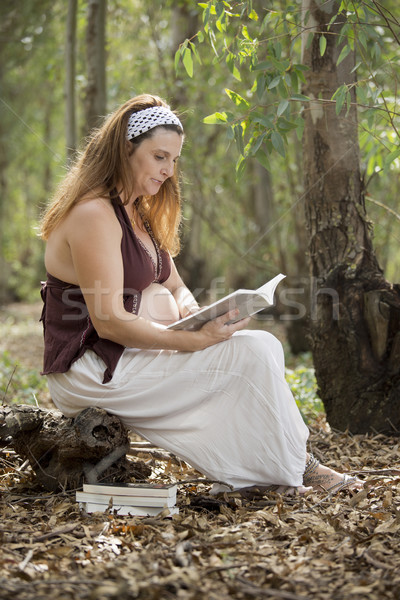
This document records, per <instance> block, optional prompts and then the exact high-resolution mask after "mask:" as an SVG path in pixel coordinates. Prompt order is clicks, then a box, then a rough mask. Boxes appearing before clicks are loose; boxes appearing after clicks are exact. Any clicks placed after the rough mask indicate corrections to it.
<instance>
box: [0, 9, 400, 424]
mask: <svg viewBox="0 0 400 600" xmlns="http://www.w3.org/2000/svg"><path fill="white" fill-rule="evenodd" d="M392 5H393V6H392ZM332 6H333V7H334V11H333V13H332V14H334V15H336V14H339V13H343V12H344V14H346V15H347V18H348V20H349V28H348V29H347V33H346V35H342V38H343V39H340V41H341V43H342V46H341V47H340V46H339V43H337V44H336V40H335V44H336V45H337V47H338V49H339V51H338V53H337V55H336V59H335V64H336V65H337V66H339V64H340V63H342V64H344V63H345V61H346V60H347V59H348V57H349V55H354V56H355V61H356V62H355V63H354V67H353V69H349V72H357V77H358V83H357V86H356V84H355V83H354V84H348V83H345V84H343V82H340V79H339V84H341V85H338V86H336V87H335V88H334V89H333V92H334V93H332V94H331V95H330V97H329V98H328V101H329V102H330V103H331V104H332V106H333V107H334V110H335V114H336V116H337V117H340V119H341V121H342V123H343V122H345V121H346V120H347V121H349V120H351V112H350V111H351V110H356V111H357V115H358V125H359V129H358V139H359V144H360V179H361V180H362V186H363V194H362V196H363V197H362V200H363V203H364V202H365V207H366V212H365V214H364V215H363V218H364V217H365V222H366V223H367V226H368V230H369V235H370V236H371V238H372V237H373V248H374V252H375V255H376V258H377V262H378V263H379V267H380V269H381V271H382V275H383V277H384V278H385V280H387V281H388V282H396V281H398V280H399V274H400V253H399V251H398V242H399V238H400V223H399V221H400V217H399V214H398V212H399V209H398V199H397V193H398V192H397V189H398V179H399V167H400V163H399V158H398V157H399V154H400V151H399V140H398V128H397V125H396V123H397V120H398V115H397V112H396V100H397V93H398V89H397V88H398V60H399V53H398V49H399V37H398V33H399V26H398V22H397V20H396V19H395V17H394V16H393V15H394V13H395V12H396V11H395V4H394V2H393V3H392V2H390V1H389V2H386V3H385V7H384V9H383V8H382V5H381V4H380V3H378V2H370V1H368V2H342V3H340V2H314V3H313V2H305V1H304V0H303V2H300V1H299V2H293V3H291V4H288V3H287V2H280V1H279V0H273V1H271V2H267V3H265V2H262V1H261V0H253V2H249V1H247V2H220V1H216V0H213V1H212V2H204V3H199V2H196V1H191V0H179V1H171V0H164V1H163V0H160V1H156V0H153V1H148V0H147V1H145V0H109V1H108V2H107V3H106V2H105V1H99V0H89V1H88V2H77V1H75V0H70V1H69V2H66V1H61V0H60V1H57V0H55V1H51V2H50V1H48V0H36V1H33V0H32V1H28V2H25V1H24V2H22V1H20V2H8V1H5V2H2V4H1V7H0V11H1V14H0V17H1V31H0V35H1V38H0V86H1V98H0V100H1V102H0V115H1V120H0V245H1V249H2V252H1V271H0V278H1V280H0V296H1V297H0V302H1V303H2V304H4V303H7V302H10V301H18V300H34V299H37V298H38V287H39V282H40V280H42V279H44V278H45V273H44V270H43V244H42V242H41V241H40V239H39V238H38V235H37V226H38V221H39V217H40V213H41V211H42V210H43V208H44V206H45V205H46V203H47V202H48V200H49V198H50V197H51V194H52V191H53V190H54V189H55V186H56V185H57V183H58V182H59V181H60V179H61V178H62V176H63V174H64V173H65V170H66V168H67V166H68V162H69V160H71V158H72V157H73V155H74V152H75V150H76V148H77V147H78V146H79V144H80V140H82V139H84V138H85V136H86V135H87V134H88V132H89V130H90V128H91V127H92V126H93V125H95V123H96V119H98V117H99V116H102V115H104V114H106V113H107V112H108V111H111V110H112V109H113V108H114V107H116V106H117V105H119V104H120V103H122V102H124V101H125V100H126V99H127V98H129V97H131V96H134V95H136V94H140V93H144V92H151V93H155V94H158V95H160V96H162V97H164V98H166V99H167V100H168V101H169V102H170V104H171V106H172V108H174V109H176V110H177V111H178V112H179V114H180V115H181V117H182V120H183V122H184V126H185V132H186V141H185V147H184V152H183V156H182V159H181V161H180V167H181V169H182V173H183V180H182V185H183V197H184V222H183V227H182V237H183V249H182V252H181V255H180V257H179V259H178V262H179V266H180V269H181V271H182V273H183V276H184V279H185V281H186V282H187V284H188V286H189V287H190V288H191V289H192V290H194V291H195V293H196V294H198V295H199V297H200V299H201V300H203V301H208V300H210V298H211V297H212V296H214V297H215V295H221V294H224V293H227V292H229V291H231V290H232V289H234V288H237V287H250V288H255V287H257V286H258V285H261V284H262V283H264V282H265V281H266V280H267V279H269V278H270V277H272V276H273V275H275V274H276V273H278V272H283V273H285V274H286V275H287V284H286V287H285V288H284V289H283V290H282V292H281V294H280V295H279V298H278V305H277V310H276V316H277V319H278V320H279V321H280V322H281V323H282V324H285V325H288V326H289V328H288V339H289V341H290V342H291V344H292V349H293V350H294V351H296V352H297V351H301V350H306V349H308V348H309V347H310V342H309V340H308V338H307V336H306V330H305V329H304V327H303V325H304V322H305V321H306V320H307V318H308V320H309V319H310V289H311V290H312V289H313V278H314V276H315V269H313V271H312V270H311V268H310V252H309V247H310V236H311V234H312V232H311V231H310V226H309V223H307V219H306V214H305V209H306V208H307V206H306V200H307V193H308V189H307V186H305V183H304V161H305V160H306V159H307V156H305V152H306V151H307V148H305V146H304V135H303V129H304V120H305V113H307V110H308V106H309V104H307V103H309V98H310V97H309V96H307V95H306V94H305V93H304V94H303V93H302V92H304V90H303V89H302V88H303V87H304V86H305V85H306V84H307V81H308V80H307V77H308V75H307V68H309V67H303V66H302V59H303V53H304V47H303V48H302V44H303V46H304V45H306V46H307V44H308V43H309V42H307V41H306V42H305V41H304V36H302V33H303V34H304V31H308V30H309V32H310V33H314V32H313V31H312V28H311V26H310V23H308V22H307V19H308V14H309V13H310V11H312V10H314V11H315V8H316V7H317V9H318V8H321V7H322V8H324V10H325V8H326V7H328V8H329V10H330V9H331V7H332ZM328 12H329V11H328ZM199 32H200V33H199ZM317 33H318V34H317V35H315V34H314V37H315V38H316V39H317V43H318V52H319V56H320V57H321V62H322V59H323V58H324V56H328V54H329V48H330V45H331V37H332V36H330V33H331V32H330V23H329V19H328V20H327V22H326V23H325V24H324V30H323V31H321V30H319V31H318V32H317ZM335 35H336V34H335ZM271 65H272V66H271ZM260 73H263V74H265V73H267V75H266V76H265V77H264V78H263V82H264V83H261V84H260V81H261V79H262V78H261V77H259V76H258V75H259V74H260ZM335 81H336V80H335ZM342 84H343V85H342ZM288 90H289V92H290V93H289V92H288ZM356 91H357V95H355V94H356ZM320 100H321V102H322V101H325V102H327V99H326V98H322V96H321V98H320ZM260 106H261V108H262V109H263V112H262V115H261V117H260V119H259V121H258V123H256V124H255V120H252V118H253V117H252V115H253V116H254V115H255V114H259V113H257V111H256V109H259V108H260ZM244 113H247V115H248V116H247V117H246V118H243V120H242V117H241V116H240V115H241V114H244ZM271 115H272V116H271ZM263 119H264V120H263ZM255 126H256V127H258V130H257V131H256V135H253V136H252V138H251V139H250V142H249V141H248V140H249V137H250V134H248V132H249V131H250V133H251V131H252V129H251V128H252V127H253V129H254V127H255ZM260 130H262V132H263V133H262V134H260ZM246 132H247V134H248V135H247V140H246ZM263 136H264V137H263ZM246 143H247V145H246ZM343 144H344V146H345V144H346V140H343ZM327 154H328V152H327ZM359 211H360V212H362V211H364V206H361V205H360V207H359ZM335 266H336V264H335V263H334V264H331V265H330V268H331V270H332V269H333V268H335ZM311 274H312V276H311ZM352 277H353V278H354V273H353V274H352ZM311 300H312V298H311ZM392 321H393V319H392ZM392 321H391V326H392V328H393V322H392ZM395 325H396V326H397V325H398V320H397V321H396V322H395ZM362 326H363V327H365V328H366V329H367V324H365V323H362ZM396 333H397V330H396V331H395V332H394V333H393V334H392V335H391V336H389V338H390V339H389V342H390V344H389V342H388V344H387V346H388V348H389V350H387V348H386V350H385V351H386V354H385V353H383V354H382V353H381V355H379V356H378V357H377V360H378V362H379V365H378V371H379V373H378V376H379V378H380V379H381V380H384V378H383V377H382V366H381V363H382V361H383V360H385V359H386V358H387V357H388V355H389V354H390V355H393V356H397V350H396V352H394V351H393V348H394V347H395V344H394V343H393V340H394V338H395V336H396ZM314 335H317V334H314ZM318 335H319V336H320V337H324V336H323V335H321V332H319V333H318ZM367 337H368V336H367ZM397 340H398V338H397ZM367 343H369V344H370V341H369V342H367ZM370 345H371V344H370ZM397 345H398V344H397ZM311 346H313V344H312V343H311ZM313 348H314V358H315V354H316V345H315V343H314V346H313ZM396 348H397V346H396ZM358 352H359V354H360V355H361V354H362V352H361V350H360V349H359V350H358ZM369 370H371V369H370V368H369ZM319 373H320V377H321V386H322V391H323V392H324V381H323V380H324V373H323V369H322V370H321V368H320V369H319ZM317 375H318V372H317ZM329 376H330V377H331V375H329ZM347 376H348V374H347ZM394 376H395V377H396V378H397V379H395V380H393V377H394ZM390 377H391V380H390V385H391V387H392V388H393V387H394V388H395V386H396V385H397V389H398V373H397V372H396V373H394V375H393V373H391V374H390ZM396 382H397V384H396ZM345 385H346V386H348V384H346V383H345ZM362 385H364V386H365V387H367V385H366V384H365V383H364V384H362ZM374 385H375V382H374ZM384 385H385V386H386V388H387V387H388V386H387V379H386V384H384ZM340 393H341V390H338V391H337V392H336V394H337V396H339V395H340ZM385 393H386V392H385ZM325 394H326V393H325ZM354 394H355V395H359V390H358V389H356V390H355V391H354ZM322 395H323V396H324V393H323V394H322ZM396 397H397V396H396ZM323 399H324V400H326V399H325V398H323ZM328 400H329V399H328ZM391 402H392V404H393V396H392V398H391ZM385 419H386V420H387V414H386V413H385ZM395 425H396V423H395ZM356 429H357V428H356ZM359 429H362V427H359ZM380 429H381V430H382V427H381V428H380Z"/></svg>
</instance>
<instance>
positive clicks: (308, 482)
mask: <svg viewBox="0 0 400 600" xmlns="http://www.w3.org/2000/svg"><path fill="white" fill-rule="evenodd" d="M303 484H304V485H305V486H311V487H312V488H313V489H314V490H316V491H318V492H325V493H326V494H336V493H337V492H339V491H340V490H342V489H348V490H360V489H362V488H363V485H364V484H363V482H362V481H361V480H360V479H357V477H351V475H347V474H346V473H338V472H337V471H334V470H333V469H330V468H329V467H326V466H324V465H321V463H320V462H319V460H318V459H317V458H315V456H313V455H312V454H308V455H307V463H306V468H305V471H304V476H303Z"/></svg>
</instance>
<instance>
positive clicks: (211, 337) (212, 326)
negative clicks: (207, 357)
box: [196, 308, 250, 350]
mask: <svg viewBox="0 0 400 600" xmlns="http://www.w3.org/2000/svg"><path fill="white" fill-rule="evenodd" d="M238 314H239V311H238V309H237V308H235V309H234V310H231V311H229V312H227V313H225V314H224V315H221V316H220V317H217V318H216V319H213V320H212V321H208V322H207V323H206V324H205V325H203V327H202V328H201V329H200V330H199V331H198V332H196V333H197V334H198V337H199V339H198V342H199V343H200V347H199V348H198V350H203V349H204V348H208V346H212V345H214V344H218V343H219V342H223V341H225V340H228V339H229V338H230V337H232V335H233V334H234V333H235V332H236V331H240V330H241V329H244V328H245V327H247V325H248V324H249V322H250V317H247V318H245V319H241V320H240V321H237V322H236V323H230V324H229V321H231V320H232V319H235V317H237V315H238Z"/></svg>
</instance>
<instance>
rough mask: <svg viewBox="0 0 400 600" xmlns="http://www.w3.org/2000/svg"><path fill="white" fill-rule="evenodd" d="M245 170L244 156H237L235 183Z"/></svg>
mask: <svg viewBox="0 0 400 600" xmlns="http://www.w3.org/2000/svg"><path fill="white" fill-rule="evenodd" d="M245 168H246V159H245V157H244V156H239V159H238V161H237V163H236V181H239V179H240V178H241V177H242V175H243V172H244V170H245Z"/></svg>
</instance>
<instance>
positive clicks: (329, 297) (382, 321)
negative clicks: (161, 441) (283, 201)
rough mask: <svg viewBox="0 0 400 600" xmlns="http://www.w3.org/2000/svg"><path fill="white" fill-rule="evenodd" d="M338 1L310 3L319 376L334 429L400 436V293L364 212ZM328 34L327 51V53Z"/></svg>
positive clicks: (306, 49)
mask: <svg viewBox="0 0 400 600" xmlns="http://www.w3.org/2000/svg"><path fill="white" fill-rule="evenodd" d="M339 6H340V2H336V1H329V2H326V3H318V2H317V1H316V0H303V7H302V12H303V14H304V15H309V17H308V22H307V23H304V31H305V34H304V35H305V37H306V36H308V35H310V32H311V35H312V42H311V44H309V45H306V44H305V43H304V45H303V63H304V64H306V65H307V66H309V68H310V71H309V72H308V74H307V84H306V85H305V87H304V93H305V94H306V95H307V96H309V97H310V98H311V102H310V103H308V104H306V105H305V115H306V116H305V120H306V122H305V130H304V131H305V134H304V140H303V149H304V153H303V154H304V175H305V190H306V201H305V210H306V221H307V226H308V231H309V240H310V242H309V253H310V261H311V281H312V282H313V283H314V282H315V286H316V287H315V294H314V295H313V298H312V299H313V304H312V309H311V337H312V351H313V358H314V365H315V371H316V378H317V382H318V386H319V390H320V396H321V398H322V400H323V402H324V405H325V409H326V413H327V418H328V421H329V423H330V424H331V426H333V427H335V428H337V429H340V430H346V429H349V430H350V431H351V432H353V433H365V432H369V431H375V432H376V431H378V432H382V433H386V434H399V433H400V411H399V401H400V331H399V329H400V287H399V285H391V284H390V283H388V282H387V281H386V280H385V278H384V276H383V274H382V270H381V268H380V266H379V264H378V261H377V259H376V256H375V253H374V250H373V247H372V242H371V235H370V229H369V224H368V221H367V217H366V212H365V206H364V187H363V180H362V177H361V173H360V165H359V146H358V135H357V112H356V98H355V83H356V75H355V71H354V72H352V70H353V67H354V65H355V55H354V53H352V52H351V53H350V54H349V55H348V56H347V58H346V59H345V60H343V61H342V62H341V63H340V65H339V66H337V65H336V63H337V59H338V56H339V54H340V51H341V46H340V45H337V39H338V34H339V33H340V30H341V28H342V26H343V25H344V23H345V15H343V14H339V15H338V16H337V18H336V21H335V23H334V24H333V25H332V27H331V29H330V30H329V31H328V30H327V24H328V23H329V21H330V20H331V18H332V17H333V16H334V15H335V14H336V12H337V10H338V7H339ZM322 34H324V35H325V38H326V40H327V47H326V51H325V53H324V55H323V56H321V53H320V49H319V48H320V46H319V38H320V36H321V35H322ZM343 84H346V85H348V86H349V89H350V91H351V106H350V107H349V109H348V112H346V107H345V108H344V109H342V111H341V112H340V114H339V115H336V111H335V102H331V97H332V95H333V93H334V92H335V91H336V89H337V88H338V87H339V86H340V85H343Z"/></svg>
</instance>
